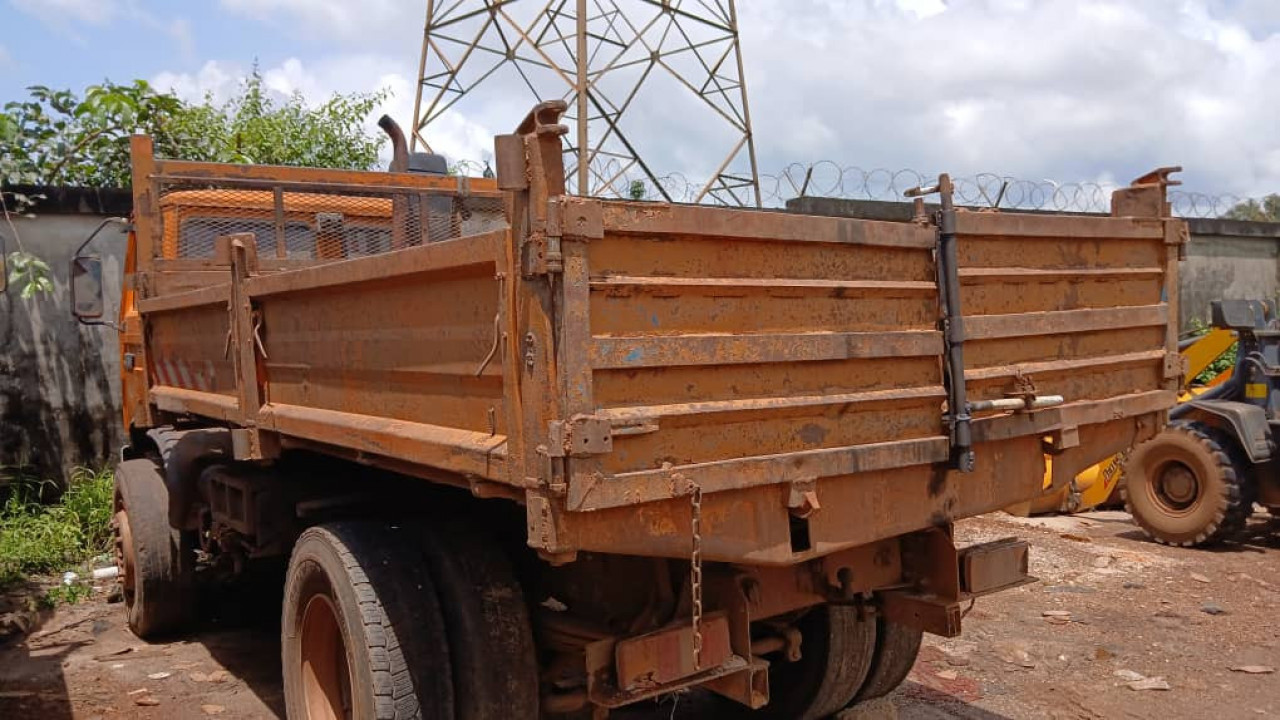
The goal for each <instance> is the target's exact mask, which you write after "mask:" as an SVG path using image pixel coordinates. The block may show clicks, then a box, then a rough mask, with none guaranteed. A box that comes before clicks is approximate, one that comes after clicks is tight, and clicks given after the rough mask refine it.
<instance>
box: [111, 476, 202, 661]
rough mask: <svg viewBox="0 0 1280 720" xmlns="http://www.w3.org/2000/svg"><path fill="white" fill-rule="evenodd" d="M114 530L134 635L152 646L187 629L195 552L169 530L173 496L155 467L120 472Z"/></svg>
mask: <svg viewBox="0 0 1280 720" xmlns="http://www.w3.org/2000/svg"><path fill="white" fill-rule="evenodd" d="M113 525H114V528H115V536H116V537H115V547H116V564H117V565H118V566H119V567H120V586H121V590H122V591H123V595H124V603H125V608H126V611H127V613H128V617H129V629H130V630H132V631H133V633H134V634H135V635H137V636H138V637H140V638H142V639H143V640H152V639H155V638H158V637H162V636H164V635H168V634H172V633H175V632H178V631H180V630H182V629H184V628H186V627H187V626H188V625H190V623H191V620H192V618H193V617H194V616H195V562H196V559H195V547H194V542H193V541H192V539H191V537H190V535H189V534H187V533H183V532H182V531H179V530H175V529H174V528H172V527H171V526H170V525H169V493H168V490H167V489H166V488H165V484H164V476H163V475H162V474H161V469H160V466H159V465H157V464H156V463H155V462H153V461H151V460H147V459H141V460H125V461H124V462H122V463H120V465H119V466H118V467H117V468H116V473H115V518H114V521H113Z"/></svg>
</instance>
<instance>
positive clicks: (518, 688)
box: [421, 522, 539, 720]
mask: <svg viewBox="0 0 1280 720" xmlns="http://www.w3.org/2000/svg"><path fill="white" fill-rule="evenodd" d="M421 542H422V548H423V551H424V553H425V555H426V558H427V564H428V566H429V567H430V569H431V577H432V579H434V580H435V585H436V591H437V592H438V593H439V598H440V607H441V611H442V612H443V614H444V619H445V624H446V627H447V628H448V630H447V633H448V637H449V644H448V646H449V658H450V665H451V667H452V669H453V681H454V696H455V697H456V698H457V718H458V720H510V718H512V717H524V716H525V715H529V716H531V717H532V716H534V715H536V714H537V710H536V709H537V708H538V707H539V692H538V660H537V655H536V651H535V647H534V641H533V629H532V625H531V623H530V620H529V610H528V607H527V606H526V605H525V601H524V593H523V592H522V590H521V588H520V584H519V582H518V581H517V580H516V577H515V574H514V572H513V571H512V569H511V564H510V562H509V561H508V559H507V557H506V555H505V554H504V553H503V551H502V548H501V547H500V546H499V545H498V544H497V542H495V541H494V539H493V538H492V537H490V536H489V535H488V534H486V533H484V532H483V531H480V530H478V529H476V528H475V527H474V526H473V525H472V524H471V523H464V522H457V523H442V524H439V525H432V526H430V527H425V528H423V530H422V534H421Z"/></svg>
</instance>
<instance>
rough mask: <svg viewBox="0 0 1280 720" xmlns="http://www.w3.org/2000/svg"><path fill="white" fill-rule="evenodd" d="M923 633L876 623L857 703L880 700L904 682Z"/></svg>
mask: <svg viewBox="0 0 1280 720" xmlns="http://www.w3.org/2000/svg"><path fill="white" fill-rule="evenodd" d="M922 637H924V632H923V631H921V630H919V629H917V628H911V627H907V626H906V625H902V624H899V623H895V622H889V621H887V620H885V619H884V618H877V619H876V652H875V656H874V657H872V659H871V671H870V672H868V673H867V679H866V681H865V682H863V683H862V689H861V690H859V691H858V697H857V702H862V701H864V700H874V699H876V698H879V697H884V696H885V695H888V694H889V693H891V692H893V691H894V690H896V689H897V687H898V686H899V685H901V684H902V681H904V680H906V679H907V675H908V674H909V673H910V672H911V668H912V667H913V666H914V665H915V664H916V657H917V656H918V655H919V654H920V640H921V638H922Z"/></svg>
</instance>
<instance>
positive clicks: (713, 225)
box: [604, 202, 1061, 250]
mask: <svg viewBox="0 0 1280 720" xmlns="http://www.w3.org/2000/svg"><path fill="white" fill-rule="evenodd" d="M604 228H605V232H606V233H625V234H629V235H630V234H652V235H668V234H670V235H686V236H692V237H724V238H732V239H733V240H735V241H741V240H768V241H772V242H798V243H811V242H812V243H840V244H846V245H871V246H882V247H891V248H905V249H919V250H928V249H931V248H932V247H933V244H934V235H933V232H932V231H931V230H929V229H927V228H922V227H918V226H916V225H910V224H907V223H895V222H877V221H872V220H850V219H845V218H832V217H810V216H800V215H788V214H786V213H778V212H766V211H751V210H729V209H721V208H710V207H689V206H683V205H653V204H650V203H644V204H630V203H619V202H609V203H605V205H604ZM1059 232H1061V231H1060V230H1059Z"/></svg>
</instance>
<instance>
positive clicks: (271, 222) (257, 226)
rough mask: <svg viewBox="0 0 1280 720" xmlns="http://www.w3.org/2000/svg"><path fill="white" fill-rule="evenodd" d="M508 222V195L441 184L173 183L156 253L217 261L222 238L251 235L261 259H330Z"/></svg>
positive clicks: (166, 193) (164, 202)
mask: <svg viewBox="0 0 1280 720" xmlns="http://www.w3.org/2000/svg"><path fill="white" fill-rule="evenodd" d="M505 225H506V216H505V214H504V210H503V202H502V196H501V195H500V194H497V193H486V194H470V193H465V194H464V193H453V192H449V191H443V190H413V189H393V190H387V191H365V190H351V191H348V190H337V191H329V190H292V189H282V188H280V187H274V188H263V189H259V188H243V187H218V186H210V185H209V184H203V185H193V184H189V183H187V184H183V183H171V184H168V185H165V186H162V189H161V194H160V226H161V230H160V236H161V237H160V240H161V241H160V242H159V243H157V244H156V246H155V257H156V258H158V259H168V260H183V259H190V260H200V259H212V258H214V256H215V247H216V245H217V238H219V237H221V236H223V235H230V234H235V233H252V234H253V235H254V237H255V241H256V245H257V254H258V258H259V261H261V262H267V263H269V262H270V261H271V260H272V259H275V260H278V261H293V262H299V263H307V262H328V261H333V260H341V259H345V258H353V257H363V256H368V255H376V254H378V253H384V252H389V251H391V250H398V249H401V248H406V247H413V246H417V245H422V244H424V243H432V242H440V241H443V240H452V239H454V238H459V237H464V236H467V235H475V234H479V233H484V232H489V231H492V230H497V229H500V228H502V227H505Z"/></svg>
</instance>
